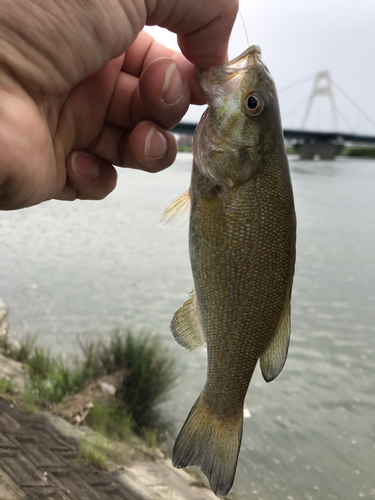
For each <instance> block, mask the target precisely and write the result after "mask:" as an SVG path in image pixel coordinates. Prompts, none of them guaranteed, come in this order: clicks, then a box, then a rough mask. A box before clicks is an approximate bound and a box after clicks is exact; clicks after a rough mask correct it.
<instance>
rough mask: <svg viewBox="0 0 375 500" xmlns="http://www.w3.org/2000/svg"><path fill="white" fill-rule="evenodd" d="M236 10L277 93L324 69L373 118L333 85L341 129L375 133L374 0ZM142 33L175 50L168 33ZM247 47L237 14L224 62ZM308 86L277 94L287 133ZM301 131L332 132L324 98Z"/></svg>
mask: <svg viewBox="0 0 375 500" xmlns="http://www.w3.org/2000/svg"><path fill="white" fill-rule="evenodd" d="M240 9H241V12H242V16H243V18H244V22H245V25H246V30H247V34H248V38H249V43H250V45H252V44H257V45H260V47H261V48H262V59H263V61H264V62H265V63H266V64H267V66H268V68H269V70H270V71H271V73H272V75H273V78H274V80H275V82H276V86H277V88H278V89H282V88H283V87H285V86H287V85H289V84H292V83H294V82H296V81H298V80H301V79H304V78H307V77H309V76H314V75H315V74H316V73H318V72H319V71H322V70H329V71H330V73H331V76H332V78H333V80H334V81H335V82H337V83H338V84H339V85H340V86H341V87H342V88H343V89H344V91H345V92H346V93H348V94H349V95H350V96H352V99H353V101H354V102H355V103H357V104H358V105H359V106H361V107H362V108H363V109H364V110H365V111H366V112H367V113H368V114H369V115H370V116H371V117H372V121H373V123H372V124H371V123H370V122H369V121H368V120H366V118H364V117H363V116H362V115H361V113H360V112H359V111H358V110H357V109H356V108H355V107H354V106H353V105H352V104H351V103H350V102H349V101H348V100H347V99H346V98H345V97H343V96H342V94H340V92H339V91H338V90H337V89H336V88H334V89H333V90H334V96H335V100H336V104H337V107H338V109H339V111H340V116H339V126H340V130H342V131H351V132H358V133H366V134H371V135H374V136H375V0H313V1H302V0H284V1H280V0H240ZM147 30H148V31H149V32H150V33H151V34H152V35H153V36H154V37H155V38H156V39H157V40H159V41H160V42H162V43H164V44H165V45H168V46H170V47H173V48H175V49H178V46H177V43H176V36H175V35H174V34H172V33H169V32H167V31H166V30H163V29H161V28H155V27H151V28H147ZM246 48H247V41H246V35H245V30H244V27H243V24H242V21H241V19H240V18H239V17H238V19H237V21H236V24H235V26H234V29H233V32H232V37H231V41H230V46H229V57H230V58H231V59H232V58H234V57H236V56H237V55H239V54H240V53H241V52H243V51H244V50H245V49H246ZM312 86H313V80H311V81H309V82H306V83H304V84H302V85H300V86H298V87H295V88H292V89H290V90H286V91H283V92H280V93H279V100H280V107H281V117H282V120H283V125H284V127H285V128H300V126H301V122H302V118H303V114H304V111H305V109H306V106H307V99H308V97H309V95H310V93H311V90H312ZM299 104H300V106H298V105H299ZM295 108H297V109H295ZM293 110H294V111H293ZM201 113H202V108H201V107H196V106H194V107H192V109H190V110H189V112H188V114H187V115H186V117H185V121H190V122H194V121H197V120H199V117H200V115H201ZM307 128H308V129H313V130H332V129H333V128H334V126H333V121H332V115H331V108H330V102H329V100H328V98H327V97H326V96H319V97H317V98H316V99H315V102H314V105H313V109H312V112H311V115H310V118H309V120H308V124H307Z"/></svg>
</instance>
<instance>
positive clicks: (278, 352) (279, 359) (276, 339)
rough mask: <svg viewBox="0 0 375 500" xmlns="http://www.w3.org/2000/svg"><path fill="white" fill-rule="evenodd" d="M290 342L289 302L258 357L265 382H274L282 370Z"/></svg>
mask: <svg viewBox="0 0 375 500" xmlns="http://www.w3.org/2000/svg"><path fill="white" fill-rule="evenodd" d="M289 340H290V301H289V300H288V301H287V303H286V305H285V307H284V309H283V312H282V314H281V317H280V321H279V324H278V326H277V328H276V331H275V333H274V335H273V337H272V339H271V341H270V343H269V344H268V346H267V347H266V349H265V350H264V351H263V353H262V355H261V357H260V368H261V370H262V375H263V378H264V380H265V381H266V382H271V381H272V380H274V379H275V378H276V377H277V376H278V375H279V373H280V372H281V370H282V369H283V367H284V365H285V361H286V357H287V355H288V348H289Z"/></svg>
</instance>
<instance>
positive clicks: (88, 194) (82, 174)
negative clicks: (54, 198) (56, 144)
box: [58, 151, 117, 200]
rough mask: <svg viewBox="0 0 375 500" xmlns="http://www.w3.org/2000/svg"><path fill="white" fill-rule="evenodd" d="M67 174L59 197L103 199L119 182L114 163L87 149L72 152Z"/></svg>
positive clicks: (66, 198)
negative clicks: (88, 151)
mask: <svg viewBox="0 0 375 500" xmlns="http://www.w3.org/2000/svg"><path fill="white" fill-rule="evenodd" d="M67 176H68V178H67V183H66V185H65V187H64V189H63V191H62V192H61V193H60V195H59V196H58V198H59V199H63V200H75V199H77V198H78V199H80V200H102V199H103V198H105V197H106V196H108V195H109V193H111V192H112V191H113V190H114V189H115V187H116V183H117V172H116V169H115V168H114V167H113V165H111V164H110V163H108V162H106V161H104V160H102V159H101V158H98V157H97V156H95V155H93V154H90V153H87V152H86V151H73V152H72V153H71V155H70V156H69V157H68V159H67Z"/></svg>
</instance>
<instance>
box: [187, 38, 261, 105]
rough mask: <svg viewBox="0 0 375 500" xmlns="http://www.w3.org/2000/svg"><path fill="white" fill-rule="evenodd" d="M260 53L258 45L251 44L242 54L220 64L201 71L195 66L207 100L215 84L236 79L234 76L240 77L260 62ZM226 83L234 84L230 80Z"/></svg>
mask: <svg viewBox="0 0 375 500" xmlns="http://www.w3.org/2000/svg"><path fill="white" fill-rule="evenodd" d="M261 53H262V51H261V49H260V47H259V46H258V45H251V46H250V47H249V48H247V49H246V50H245V51H244V52H242V54H240V55H239V56H237V57H235V58H234V59H232V60H231V61H228V62H226V63H224V64H221V65H220V66H211V67H210V68H208V69H206V70H203V71H201V70H200V69H198V68H196V69H197V75H198V79H199V83H200V84H201V87H202V89H203V91H204V93H205V95H206V97H207V100H208V101H210V99H211V96H210V94H211V93H212V91H213V89H214V88H215V86H216V85H221V84H226V83H227V82H229V81H230V80H233V79H236V80H237V79H238V78H236V77H240V78H241V77H242V75H243V74H244V73H245V72H246V71H248V70H249V68H250V67H251V66H253V65H254V64H256V63H259V62H261ZM228 85H229V86H230V88H231V87H232V86H233V85H235V84H234V82H233V83H232V82H230V83H229V84H228Z"/></svg>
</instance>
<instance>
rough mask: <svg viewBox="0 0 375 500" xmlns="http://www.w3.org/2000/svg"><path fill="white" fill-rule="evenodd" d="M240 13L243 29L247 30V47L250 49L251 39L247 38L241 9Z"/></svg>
mask: <svg viewBox="0 0 375 500" xmlns="http://www.w3.org/2000/svg"><path fill="white" fill-rule="evenodd" d="M238 13H239V15H240V18H241V21H242V25H243V29H244V30H245V35H246V41H247V46H248V47H250V43H249V37H248V36H247V29H246V25H245V21H244V19H243V16H242V12H241V9H238Z"/></svg>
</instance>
